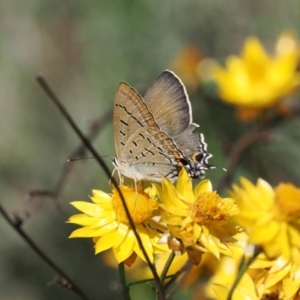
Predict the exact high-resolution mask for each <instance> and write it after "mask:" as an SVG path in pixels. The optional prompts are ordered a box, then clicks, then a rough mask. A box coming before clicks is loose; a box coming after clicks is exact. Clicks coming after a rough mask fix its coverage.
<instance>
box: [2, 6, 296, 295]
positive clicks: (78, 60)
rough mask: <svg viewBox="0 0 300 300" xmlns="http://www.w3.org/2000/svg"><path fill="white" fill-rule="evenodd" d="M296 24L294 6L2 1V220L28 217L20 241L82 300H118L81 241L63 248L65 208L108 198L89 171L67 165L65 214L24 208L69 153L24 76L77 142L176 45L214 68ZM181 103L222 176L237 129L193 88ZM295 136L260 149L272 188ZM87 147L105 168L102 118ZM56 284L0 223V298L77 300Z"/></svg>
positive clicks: (279, 132)
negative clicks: (190, 48)
mask: <svg viewBox="0 0 300 300" xmlns="http://www.w3.org/2000/svg"><path fill="white" fill-rule="evenodd" d="M299 20H300V2H299V1H297V0H286V1H275V0H269V1H261V0H255V1H253V0H248V1H241V0H230V1H226V0H225V1H224V0H214V1H205V0H198V1H195V0H185V1H182V0H173V1H158V0H148V1H146V0H139V1H134V0H114V1H111V0H102V1H78V0H72V1H71V0H63V1H57V0H52V1H50V0H27V1H20V0H11V1H5V0H2V1H1V2H0V113H1V117H0V128H1V139H0V161H1V168H0V187H1V188H0V190H1V200H0V202H1V204H2V205H3V206H4V207H5V209H6V210H7V211H8V212H19V213H21V214H22V215H24V214H29V217H28V218H27V219H26V220H25V222H24V224H23V228H24V230H25V231H26V232H27V233H28V234H29V235H30V236H31V238H32V239H33V240H34V241H35V242H36V243H37V244H38V245H39V246H40V248H41V249H42V250H43V251H44V252H45V253H46V254H47V255H49V257H51V258H52V259H53V260H54V261H55V262H56V263H57V264H58V265H59V266H60V267H61V268H63V269H64V270H65V271H66V272H67V273H68V274H69V275H70V276H71V277H72V278H73V279H74V280H75V281H76V282H77V283H78V285H79V286H80V287H81V288H82V289H83V290H84V291H85V292H86V294H87V295H88V296H89V297H90V299H119V298H120V295H119V294H118V292H119V290H118V289H119V285H118V276H117V272H116V270H114V269H110V268H109V267H107V266H105V264H104V263H103V261H102V260H101V255H98V256H94V254H93V249H92V242H91V240H84V239H72V240H68V235H69V234H70V233H71V231H72V230H73V229H74V228H75V227H74V226H72V225H68V224H66V223H65V221H66V220H67V218H68V217H69V216H70V215H72V214H74V213H75V210H74V209H73V208H72V207H71V206H70V205H69V202H71V201H73V200H79V199H82V200H88V195H90V194H91V190H92V189H103V190H105V191H106V192H109V191H110V188H109V184H108V179H107V178H106V176H105V175H104V173H103V171H102V170H101V169H100V168H99V166H98V165H97V163H96V161H95V160H86V161H79V162H76V163H73V164H74V165H73V167H74V169H73V170H72V173H71V174H70V176H69V177H68V180H67V182H66V184H65V186H64V189H63V191H62V194H61V197H60V203H61V206H62V208H63V210H64V213H62V212H61V211H59V210H58V209H57V208H56V206H55V205H54V203H53V200H52V199H51V198H50V197H34V198H32V199H30V200H28V199H27V200H26V199H25V197H24V195H25V194H26V193H27V192H28V191H31V190H34V189H47V190H51V189H53V188H54V187H55V185H56V184H57V182H58V180H59V177H60V175H61V172H62V168H63V166H64V164H65V161H66V159H67V158H69V156H70V154H71V152H72V151H73V150H74V149H75V148H76V147H77V146H78V145H79V144H80V142H79V140H78V138H77V136H76V135H75V134H74V132H73V131H72V130H71V129H70V127H69V126H68V124H67V123H66V122H65V120H64V119H63V118H62V117H61V115H60V114H59V112H58V111H57V109H56V108H55V107H54V106H53V104H52V103H51V102H50V101H49V100H48V99H47V97H46V96H45V94H44V93H43V91H42V90H41V89H40V87H39V86H38V85H37V83H36V82H35V80H34V74H36V73H37V72H41V73H42V74H43V75H44V76H45V77H46V79H47V80H48V82H49V83H50V85H51V86H52V88H53V89H54V90H55V92H56V93H57V95H59V98H60V99H61V101H62V102H63V103H64V105H65V106H66V107H67V109H68V110H69V112H70V114H71V115H72V116H73V117H74V119H75V121H76V122H77V124H78V125H79V126H80V128H81V129H82V130H83V131H84V132H85V133H88V132H89V130H90V125H91V124H92V122H93V121H95V120H98V119H99V118H101V117H102V116H104V115H105V114H107V113H108V112H109V111H110V110H111V109H112V104H113V99H114V94H115V91H116V88H117V86H118V84H119V82H120V81H126V82H128V83H129V84H131V85H132V86H134V87H135V88H136V89H137V90H138V91H140V92H141V93H143V92H144V91H145V90H146V88H147V86H149V85H150V84H151V83H152V81H153V80H154V79H155V78H156V77H157V76H158V75H159V74H160V73H161V72H162V71H163V70H164V69H166V68H172V63H173V62H174V59H175V57H176V56H177V55H178V53H179V52H180V51H182V49H184V47H186V46H187V45H194V46H195V47H199V49H201V51H202V52H203V53H204V54H205V55H206V56H208V57H213V58H216V59H218V60H220V61H224V58H225V57H226V56H227V55H229V54H232V53H235V54H237V53H239V51H240V49H241V47H242V45H243V42H244V39H245V38H246V37H247V36H249V35H256V36H258V37H259V38H260V39H261V40H262V41H263V43H264V45H265V46H266V47H267V49H270V50H272V47H273V44H274V41H275V39H276V36H277V35H278V34H279V33H280V32H281V31H282V30H285V29H292V30H294V31H295V32H299V31H300V22H299ZM188 92H190V98H191V102H192V106H193V112H194V121H195V122H196V123H199V124H200V125H201V132H203V133H204V134H205V138H206V141H207V143H208V149H209V151H210V152H211V153H213V154H214V157H213V158H212V159H211V160H210V162H211V163H213V164H216V165H218V166H221V167H225V166H226V163H227V158H226V153H225V152H224V144H223V143H224V142H225V143H226V142H227V143H230V142H233V141H234V140H236V138H237V137H238V136H239V135H240V134H241V132H243V130H244V129H246V128H247V125H242V126H240V125H239V123H238V122H237V121H236V120H235V119H234V114H233V112H232V110H231V109H230V108H228V107H227V106H225V105H220V104H217V103H215V102H209V101H206V100H207V99H208V98H209V97H206V96H205V95H207V94H206V93H203V91H201V89H198V90H197V91H188ZM205 98H207V99H205ZM299 127H300V125H299V120H296V119H295V120H292V121H290V122H285V123H284V124H282V126H281V127H280V128H277V129H276V130H275V135H274V136H273V140H272V142H271V143H270V144H269V145H264V148H263V151H268V153H269V156H268V161H267V162H266V163H267V165H268V168H269V169H270V170H271V172H272V174H271V175H272V176H271V179H272V181H271V183H276V182H277V181H278V180H285V181H292V182H294V183H295V184H298V186H299V184H300V176H299V168H300V162H299V160H300V155H299V139H300V133H299V132H300V130H299ZM93 143H94V145H95V147H96V148H97V149H98V151H99V153H100V154H101V155H102V156H105V159H106V162H107V164H108V165H109V166H110V167H111V169H112V166H111V164H110V157H111V156H113V155H114V153H115V151H114V142H113V128H112V120H111V119H110V120H109V121H108V122H106V123H105V124H104V125H103V126H101V128H100V130H99V133H98V135H97V138H96V139H95V140H94V141H93ZM86 156H89V153H87V154H86ZM249 157H250V156H249ZM246 163H247V162H246ZM249 164H250V165H251V162H249ZM238 173H243V174H244V175H249V174H250V173H251V174H252V175H251V174H250V175H249V176H250V178H251V179H255V178H256V176H257V174H256V173H255V168H251V171H250V170H247V168H243V167H240V169H239V172H238ZM221 176H222V171H209V173H208V178H210V179H211V180H212V181H213V182H214V183H215V182H217V181H218V179H219V178H220V177H221ZM251 176H252V177H251ZM55 275H56V274H55V272H54V271H53V270H52V269H50V268H49V267H48V266H47V265H46V264H45V263H44V262H43V261H42V260H41V259H40V258H39V257H37V256H36V255H35V253H34V252H33V251H32V250H31V249H30V248H29V247H28V245H27V244H26V243H25V242H24V241H23V240H22V239H21V238H20V237H19V236H18V234H17V233H16V232H15V231H14V230H13V229H12V228H11V227H10V226H9V225H8V224H7V223H6V222H5V221H4V219H3V218H2V217H0V299H10V300H16V299H23V300H26V299H45V300H46V299H78V297H77V296H76V295H75V294H74V293H73V292H71V291H67V290H65V289H63V288H62V287H60V286H57V285H52V286H48V285H47V283H49V282H51V281H52V280H53V278H54V276H55ZM138 298H139V297H138V296H136V299H138ZM187 298H188V297H187Z"/></svg>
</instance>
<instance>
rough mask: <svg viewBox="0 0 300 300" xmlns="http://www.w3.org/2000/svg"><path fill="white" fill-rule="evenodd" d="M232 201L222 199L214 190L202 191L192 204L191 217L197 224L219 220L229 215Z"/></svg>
mask: <svg viewBox="0 0 300 300" xmlns="http://www.w3.org/2000/svg"><path fill="white" fill-rule="evenodd" d="M232 205H233V202H232V201H230V199H229V198H227V199H222V198H221V197H220V196H219V195H218V194H217V193H216V192H204V193H202V194H200V195H199V197H198V199H196V201H195V202H194V204H193V207H192V210H191V218H192V219H193V221H194V222H196V223H198V224H199V225H205V224H208V223H212V222H214V223H215V222H220V221H223V220H225V219H226V218H227V217H228V216H229V215H230V207H232Z"/></svg>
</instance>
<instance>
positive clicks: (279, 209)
mask: <svg viewBox="0 0 300 300" xmlns="http://www.w3.org/2000/svg"><path fill="white" fill-rule="evenodd" d="M241 185H242V186H241V187H239V186H237V185H234V186H233V191H231V192H230V193H229V194H230V196H231V197H232V198H234V199H235V201H236V203H237V205H238V206H239V209H240V213H239V214H238V215H237V216H235V220H236V221H237V222H238V223H239V224H240V225H241V226H243V227H244V228H245V230H246V231H247V232H248V234H249V240H248V242H249V243H251V244H255V245H258V246H261V247H262V248H263V250H264V251H265V253H266V254H267V256H268V257H269V258H272V259H273V258H275V259H276V258H278V257H279V256H281V255H282V256H283V257H284V259H285V260H286V261H291V263H292V264H295V265H296V268H299V267H300V218H299V217H300V189H298V188H296V187H295V186H294V185H292V184H286V183H281V184H279V185H278V186H277V187H276V188H275V189H273V188H272V187H271V186H270V185H269V184H268V183H267V182H266V181H264V180H263V179H259V180H258V181H257V184H256V185H253V184H252V183H251V182H250V181H249V180H247V179H245V178H241Z"/></svg>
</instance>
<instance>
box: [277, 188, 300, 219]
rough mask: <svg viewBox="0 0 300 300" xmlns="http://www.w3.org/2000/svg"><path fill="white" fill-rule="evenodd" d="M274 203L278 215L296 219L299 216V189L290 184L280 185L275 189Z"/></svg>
mask: <svg viewBox="0 0 300 300" xmlns="http://www.w3.org/2000/svg"><path fill="white" fill-rule="evenodd" d="M275 201H276V203H277V206H278V208H279V211H280V214H281V215H282V213H284V214H285V215H286V216H289V217H292V218H293V219H294V218H298V217H299V216H300V189H299V188H296V187H295V186H294V185H293V184H291V183H281V184H279V185H278V186H277V187H276V188H275Z"/></svg>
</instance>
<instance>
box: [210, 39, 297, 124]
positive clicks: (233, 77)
mask: <svg viewBox="0 0 300 300" xmlns="http://www.w3.org/2000/svg"><path fill="white" fill-rule="evenodd" d="M298 62H299V49H298V45H297V43H296V40H295V38H294V37H293V36H292V35H288V34H283V35H282V36H281V37H280V38H279V39H278V41H277V46H276V55H275V56H273V57H272V56H269V55H268V54H267V53H266V52H265V50H264V48H263V46H262V45H261V43H260V41H259V40H258V39H257V38H256V37H250V38H248V39H247V40H246V42H245V45H244V49H243V50H242V53H241V56H240V57H237V56H230V57H228V58H227V60H226V69H225V68H222V67H216V68H215V70H214V77H215V81H216V83H217V84H218V86H219V94H220V97H221V98H222V100H224V101H225V102H228V103H231V104H234V105H237V106H239V107H240V108H241V109H242V112H241V113H242V114H243V113H244V114H245V111H244V110H245V109H246V111H248V112H250V113H251V117H252V118H253V117H256V115H255V113H254V112H253V110H258V111H260V110H262V109H265V108H269V107H272V106H274V105H275V104H276V103H278V101H280V100H281V98H282V97H284V96H286V95H288V94H290V93H291V92H293V91H294V90H295V88H296V87H298V86H299V83H300V74H299V73H298V72H297V66H298ZM244 117H245V116H244Z"/></svg>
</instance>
